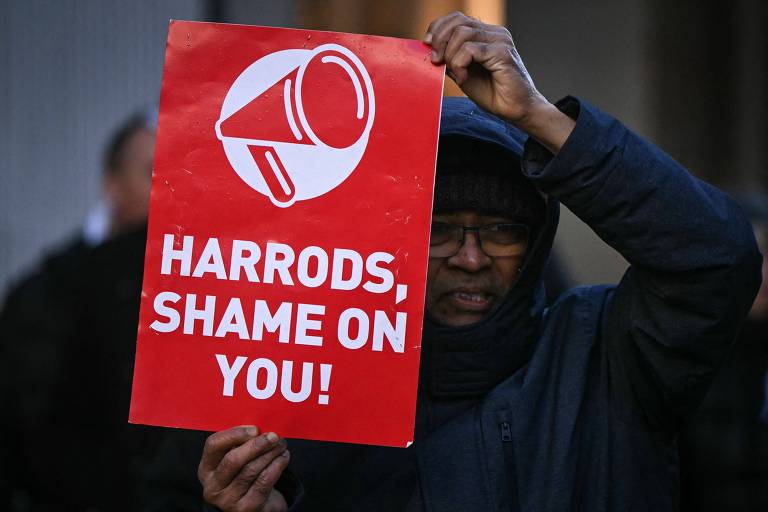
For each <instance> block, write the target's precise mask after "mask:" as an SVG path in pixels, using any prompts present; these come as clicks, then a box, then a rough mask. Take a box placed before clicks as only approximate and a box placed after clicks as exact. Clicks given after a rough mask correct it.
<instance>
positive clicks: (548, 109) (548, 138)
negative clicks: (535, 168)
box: [512, 96, 576, 154]
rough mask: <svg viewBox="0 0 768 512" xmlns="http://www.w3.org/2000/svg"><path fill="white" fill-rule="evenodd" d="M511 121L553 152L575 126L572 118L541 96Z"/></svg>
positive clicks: (560, 145) (557, 149) (558, 148)
mask: <svg viewBox="0 0 768 512" xmlns="http://www.w3.org/2000/svg"><path fill="white" fill-rule="evenodd" d="M512 122H513V124H514V125H515V126H517V127H518V128H520V129H521V130H522V131H524V132H525V133H527V134H528V135H529V136H531V137H532V138H534V139H536V140H537V141H538V142H539V143H540V144H542V145H543V146H544V147H546V148H547V149H548V150H549V151H550V152H552V153H553V154H554V153H557V152H558V151H560V148H561V147H562V146H563V144H565V141H566V140H567V139H568V137H569V136H570V134H571V132H572V131H573V128H574V127H575V126H576V122H575V121H574V120H573V119H571V118H570V117H568V116H567V115H566V114H564V113H563V112H561V111H560V109H558V108H557V107H556V106H555V105H553V104H552V103H550V102H549V101H548V100H547V99H546V98H544V97H543V96H540V97H539V98H538V99H537V100H535V101H534V102H533V103H532V104H531V106H530V107H529V108H528V109H527V110H526V112H525V114H524V115H523V116H520V118H519V120H518V121H512Z"/></svg>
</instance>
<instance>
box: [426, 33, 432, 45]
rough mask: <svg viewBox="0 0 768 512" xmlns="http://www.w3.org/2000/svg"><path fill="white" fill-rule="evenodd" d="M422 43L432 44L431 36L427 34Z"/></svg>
mask: <svg viewBox="0 0 768 512" xmlns="http://www.w3.org/2000/svg"><path fill="white" fill-rule="evenodd" d="M424 42H425V43H427V44H432V34H431V33H429V32H427V35H425V36H424Z"/></svg>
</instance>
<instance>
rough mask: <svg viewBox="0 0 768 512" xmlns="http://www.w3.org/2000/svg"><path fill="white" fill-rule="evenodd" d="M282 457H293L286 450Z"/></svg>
mask: <svg viewBox="0 0 768 512" xmlns="http://www.w3.org/2000/svg"><path fill="white" fill-rule="evenodd" d="M280 455H282V456H283V457H290V456H291V452H289V451H288V450H285V451H284V452H283V453H281V454H280Z"/></svg>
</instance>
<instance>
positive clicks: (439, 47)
mask: <svg viewBox="0 0 768 512" xmlns="http://www.w3.org/2000/svg"><path fill="white" fill-rule="evenodd" d="M467 41H476V42H482V43H497V42H498V43H504V42H505V43H509V44H512V36H511V35H510V34H509V31H508V30H507V29H506V28H504V27H499V26H495V25H487V24H485V23H482V22H480V21H478V20H476V19H474V18H470V17H469V16H467V15H465V14H463V13H460V12H454V13H451V14H449V15H447V16H443V17H442V18H438V19H437V20H435V21H433V22H432V23H431V24H430V25H429V28H428V29H427V34H426V35H425V36H424V42H425V43H427V44H430V45H431V46H432V62H434V63H436V64H437V63H440V62H441V61H445V62H446V63H448V62H449V61H450V59H451V58H452V57H453V56H454V55H455V54H456V52H457V51H458V50H459V48H461V46H462V45H463V44H464V43H466V42H467Z"/></svg>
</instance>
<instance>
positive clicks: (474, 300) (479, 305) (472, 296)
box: [447, 290, 494, 312]
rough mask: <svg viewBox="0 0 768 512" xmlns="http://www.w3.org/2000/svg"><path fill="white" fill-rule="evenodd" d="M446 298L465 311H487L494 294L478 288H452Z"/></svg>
mask: <svg viewBox="0 0 768 512" xmlns="http://www.w3.org/2000/svg"><path fill="white" fill-rule="evenodd" d="M447 298H448V300H449V301H450V302H452V303H453V304H454V306H456V307H457V308H459V309H463V310H467V311H478V312H480V311H487V310H488V309H490V307H491V305H492V304H493V300H494V296H493V295H491V294H489V293H485V292H482V291H479V290H454V291H452V292H450V293H448V294H447Z"/></svg>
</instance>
